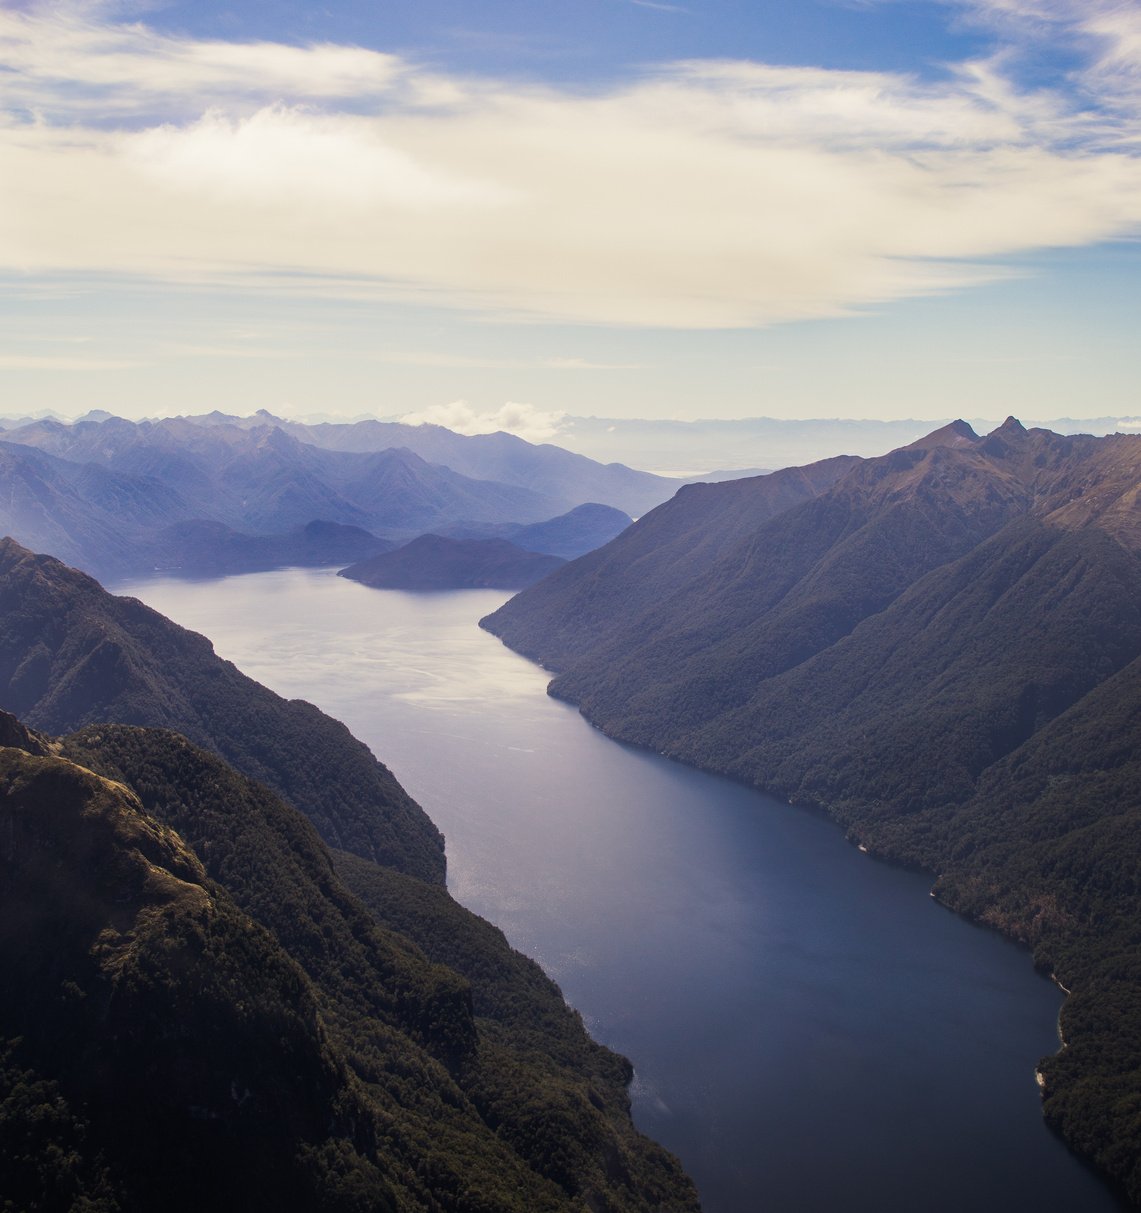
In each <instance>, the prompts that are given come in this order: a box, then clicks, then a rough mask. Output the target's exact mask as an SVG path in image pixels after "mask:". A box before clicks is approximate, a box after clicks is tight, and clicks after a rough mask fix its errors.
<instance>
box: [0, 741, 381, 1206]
mask: <svg viewBox="0 0 1141 1213" xmlns="http://www.w3.org/2000/svg"><path fill="white" fill-rule="evenodd" d="M8 732H9V740H12V737H11V729H9V730H8ZM0 824H2V828H3V832H4V837H5V847H4V850H3V853H2V855H0V872H2V874H3V878H2V879H0V920H2V921H3V922H4V924H5V926H4V930H3V931H2V932H0V963H2V965H3V969H4V974H5V980H4V982H3V984H2V986H0V1037H2V1039H3V1042H4V1055H3V1059H2V1063H0V1083H2V1088H0V1089H2V1091H3V1099H2V1101H0V1117H2V1126H3V1130H4V1132H3V1133H2V1134H0V1143H2V1144H0V1190H2V1191H3V1193H4V1198H5V1200H6V1201H7V1202H9V1207H12V1208H26V1209H33V1208H51V1209H63V1208H88V1209H96V1210H107V1211H110V1210H122V1211H123V1213H131V1211H134V1210H138V1211H140V1213H141V1211H142V1210H146V1209H154V1208H165V1209H176V1210H191V1209H197V1208H206V1207H214V1208H219V1207H229V1208H234V1207H239V1206H241V1207H249V1208H256V1209H267V1208H276V1207H280V1208H285V1209H302V1208H307V1207H313V1205H312V1203H311V1202H313V1201H315V1200H317V1199H319V1193H321V1192H322V1190H323V1189H325V1188H326V1187H328V1189H329V1199H330V1207H332V1208H335V1209H345V1210H348V1209H351V1208H356V1207H358V1206H357V1204H356V1203H355V1198H352V1197H349V1199H346V1197H347V1196H348V1195H349V1194H348V1191H346V1187H348V1186H349V1185H352V1184H356V1185H359V1187H360V1189H361V1192H362V1193H364V1194H367V1198H368V1199H370V1200H372V1201H375V1202H376V1207H378V1208H389V1209H392V1208H395V1207H396V1205H395V1202H394V1201H393V1200H392V1198H391V1195H390V1191H389V1189H388V1186H387V1184H386V1183H385V1182H384V1180H383V1178H382V1177H381V1176H380V1174H379V1173H378V1172H377V1171H376V1169H375V1168H373V1167H370V1166H368V1165H367V1164H365V1162H364V1160H363V1159H362V1158H360V1156H359V1154H358V1153H357V1151H356V1149H355V1147H354V1142H353V1130H352V1127H351V1126H352V1124H353V1121H354V1120H355V1119H356V1117H357V1116H360V1115H361V1113H362V1112H363V1111H364V1109H363V1108H362V1107H361V1106H360V1104H359V1101H358V1100H357V1099H355V1098H354V1093H353V1092H352V1090H351V1088H350V1086H349V1083H348V1076H347V1075H346V1073H345V1070H344V1067H343V1064H342V1063H341V1062H340V1061H339V1059H338V1058H337V1057H336V1055H335V1054H334V1053H333V1052H332V1051H331V1050H330V1049H329V1048H328V1046H327V1045H326V1043H325V1041H324V1033H323V1031H322V1028H321V1025H320V1021H319V1017H318V1012H317V1006H316V1003H315V1000H314V998H313V995H312V991H311V988H310V987H309V985H308V983H307V982H306V981H305V979H304V977H303V975H302V974H301V972H300V970H299V969H298V968H297V966H296V965H295V964H294V963H293V962H292V961H291V960H290V959H289V957H288V956H286V955H285V954H284V952H283V951H282V950H281V949H280V948H279V947H277V946H276V945H275V944H274V942H273V940H272V939H271V937H270V936H269V935H268V934H267V933H266V932H265V931H264V930H262V929H261V928H259V927H257V926H255V925H254V924H253V923H252V922H250V921H249V919H248V918H246V917H245V916H244V915H242V914H241V913H240V912H239V911H238V909H237V907H236V906H235V905H234V904H233V902H232V900H231V899H230V898H229V896H228V895H227V894H226V893H225V892H224V890H222V889H220V888H218V887H217V886H215V885H213V884H212V883H211V882H210V881H208V880H207V878H206V876H205V872H204V871H203V869H202V866H201V864H200V863H199V861H198V860H197V858H196V857H195V856H194V854H193V853H192V852H191V851H190V850H189V849H188V848H187V847H186V846H185V844H184V843H183V842H182V841H181V839H179V838H178V836H177V835H176V834H175V833H174V832H173V831H171V830H169V829H166V828H164V827H162V826H160V825H158V824H157V823H156V822H154V821H152V820H150V819H148V818H147V817H146V816H145V815H144V814H143V813H142V811H141V806H140V805H139V802H138V800H137V799H136V798H135V797H134V796H133V795H132V794H131V793H130V792H129V791H128V789H126V788H124V787H123V786H122V785H121V784H116V783H112V782H110V781H108V780H105V779H101V778H99V777H97V776H95V775H94V774H92V773H91V772H90V771H86V770H84V769H82V768H80V767H76V766H73V765H72V764H71V763H69V762H65V761H63V760H61V759H59V758H55V757H52V756H34V755H31V754H28V753H26V752H25V751H23V750H21V749H0ZM325 1143H328V1146H329V1147H330V1148H329V1149H328V1150H327V1151H323V1152H318V1150H319V1147H321V1146H323V1145H324V1144H325ZM330 1164H332V1165H330ZM338 1170H340V1171H341V1172H342V1174H341V1175H340V1176H338V1175H337V1171H338ZM346 1180H347V1181H348V1184H346V1183H345V1181H346ZM338 1188H340V1189H341V1190H340V1192H338V1191H337V1189H338ZM338 1196H339V1199H338Z"/></svg>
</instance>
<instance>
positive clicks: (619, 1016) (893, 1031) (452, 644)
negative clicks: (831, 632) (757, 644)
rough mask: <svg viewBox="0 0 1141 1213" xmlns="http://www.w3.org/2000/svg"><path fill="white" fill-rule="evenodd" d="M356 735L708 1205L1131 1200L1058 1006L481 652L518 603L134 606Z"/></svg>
mask: <svg viewBox="0 0 1141 1213" xmlns="http://www.w3.org/2000/svg"><path fill="white" fill-rule="evenodd" d="M114 589H115V592H116V593H121V594H124V593H125V594H132V595H134V596H135V597H138V598H141V599H142V600H143V601H144V602H147V603H148V604H150V605H151V606H153V607H155V608H156V609H158V610H160V611H161V612H162V613H163V614H165V615H168V616H169V617H170V618H172V619H174V620H176V621H177V622H179V623H181V624H184V625H185V626H187V627H190V628H193V629H194V630H195V631H199V632H203V633H204V634H205V635H207V636H209V637H210V638H211V640H212V641H213V642H214V645H215V648H216V650H217V652H218V653H219V654H220V655H221V656H223V657H226V658H229V659H230V660H232V661H234V662H236V663H237V664H238V665H239V666H240V667H241V668H242V669H243V670H244V671H245V672H246V673H248V674H250V675H251V676H252V677H254V678H256V679H258V680H259V681H260V682H263V683H265V684H266V685H268V686H270V687H272V688H273V689H274V690H276V691H278V692H279V693H280V694H283V695H286V696H289V697H298V698H304V699H308V700H310V701H312V702H313V703H315V704H317V705H318V706H319V707H320V708H322V709H323V710H324V711H326V712H328V713H330V714H331V715H333V716H336V717H338V718H339V719H341V720H343V721H345V723H346V724H347V725H348V726H349V728H350V729H352V731H353V732H354V733H355V734H356V735H357V736H358V737H360V738H362V739H363V740H364V741H366V742H367V743H368V744H369V745H370V746H371V747H372V749H373V750H374V752H375V753H376V754H377V756H378V757H379V758H380V759H381V760H382V761H383V762H385V763H386V764H387V765H388V766H389V767H390V768H391V769H392V770H393V772H394V773H395V774H396V776H397V778H399V779H400V781H401V783H403V784H404V786H405V787H406V788H407V789H408V791H409V792H410V793H411V794H412V795H413V796H414V797H415V798H416V799H417V800H418V801H419V802H420V803H421V804H422V805H423V806H424V808H425V809H426V810H427V811H428V813H429V815H430V816H431V817H432V819H433V820H434V821H435V822H436V824H437V825H438V826H439V827H440V828H441V829H442V830H443V831H444V833H445V835H446V837H447V852H448V870H449V877H448V884H449V888H450V889H451V891H452V892H453V894H454V895H455V896H456V897H457V898H458V899H459V900H460V901H461V902H463V903H464V904H465V905H467V906H468V907H470V908H471V909H473V910H475V911H476V912H477V913H479V914H482V915H484V916H485V917H486V918H489V919H491V920H492V921H493V922H495V923H496V924H497V925H499V926H500V927H502V928H503V930H504V931H505V932H506V933H507V936H508V938H509V939H510V940H511V942H512V943H513V944H514V945H515V946H516V947H518V948H519V949H521V950H522V951H524V952H526V953H528V954H529V955H531V956H533V957H535V958H536V959H537V960H538V961H540V963H541V964H542V965H543V967H544V968H545V969H546V971H547V972H548V973H549V974H550V975H551V976H552V977H554V978H555V980H557V981H558V982H559V984H560V985H561V987H562V989H563V992H564V994H565V995H566V997H567V1000H568V1001H569V1002H570V1003H571V1004H572V1005H573V1006H575V1007H577V1008H578V1009H579V1010H580V1011H581V1012H582V1014H583V1017H584V1019H585V1020H586V1022H587V1025H588V1026H589V1028H590V1030H591V1032H592V1033H593V1035H594V1036H595V1037H596V1038H597V1039H598V1040H601V1041H603V1042H604V1043H605V1044H607V1045H610V1046H612V1047H613V1048H615V1049H617V1050H619V1051H620V1052H622V1053H625V1054H626V1055H627V1056H628V1057H630V1058H631V1060H632V1061H633V1063H634V1065H635V1068H636V1072H637V1077H636V1079H635V1083H634V1086H633V1089H632V1096H633V1102H634V1113H635V1118H636V1120H637V1122H638V1124H639V1126H640V1127H641V1128H643V1129H644V1130H645V1131H646V1132H647V1133H649V1134H651V1135H652V1136H653V1137H655V1138H657V1139H658V1140H659V1141H661V1142H663V1143H664V1144H665V1145H667V1146H668V1147H669V1148H670V1149H672V1150H674V1151H675V1152H676V1153H677V1154H678V1155H679V1156H680V1157H681V1159H682V1162H683V1163H684V1164H685V1166H686V1168H687V1170H688V1171H689V1173H690V1174H691V1175H692V1176H693V1177H694V1179H695V1181H696V1182H697V1184H698V1187H699V1190H700V1192H701V1196H702V1201H703V1204H704V1207H705V1209H706V1210H707V1213H753V1211H754V1210H767V1211H769V1213H824V1211H828V1213H834V1211H836V1210H845V1211H846V1213H847V1211H856V1213H861V1211H864V1210H866V1211H868V1213H872V1211H875V1213H911V1211H913V1210H923V1211H924V1213H941V1211H943V1210H946V1211H948V1213H949V1211H951V1210H955V1211H956V1213H960V1211H961V1210H963V1209H967V1208H969V1209H971V1210H972V1213H989V1211H991V1210H993V1211H995V1213H998V1211H1000V1210H1001V1211H1003V1213H1007V1211H1009V1210H1014V1209H1023V1208H1027V1209H1029V1208H1033V1209H1035V1210H1037V1211H1039V1213H1042V1211H1051V1210H1057V1211H1058V1213H1062V1211H1063V1210H1065V1211H1066V1213H1072V1211H1073V1210H1075V1209H1080V1210H1083V1213H1087V1211H1088V1213H1099V1211H1101V1210H1107V1211H1108V1210H1114V1209H1117V1208H1119V1207H1120V1206H1119V1205H1118V1203H1117V1202H1116V1201H1115V1200H1114V1199H1113V1198H1112V1197H1111V1195H1110V1194H1109V1193H1108V1191H1107V1190H1106V1189H1105V1188H1104V1187H1103V1186H1102V1184H1101V1182H1100V1181H1099V1180H1097V1179H1096V1178H1095V1177H1094V1176H1093V1175H1092V1174H1091V1173H1090V1172H1088V1171H1087V1170H1086V1169H1085V1168H1084V1167H1083V1166H1082V1165H1081V1164H1080V1163H1079V1162H1077V1161H1076V1160H1075V1159H1074V1158H1073V1157H1072V1156H1071V1155H1070V1154H1069V1152H1068V1151H1067V1150H1066V1148H1065V1147H1064V1146H1063V1145H1062V1144H1061V1142H1060V1141H1059V1140H1058V1139H1056V1138H1055V1137H1054V1136H1053V1135H1052V1134H1051V1133H1050V1132H1049V1131H1048V1130H1047V1129H1046V1128H1045V1126H1044V1124H1043V1121H1042V1117H1041V1111H1040V1105H1039V1097H1038V1091H1037V1086H1036V1083H1035V1077H1034V1067H1035V1064H1036V1062H1037V1061H1038V1059H1039V1058H1040V1057H1041V1056H1042V1055H1044V1054H1046V1053H1049V1052H1053V1051H1054V1050H1056V1049H1057V1047H1058V1036H1057V1027H1056V1023H1057V1014H1058V1008H1059V1006H1060V1004H1061V995H1060V993H1059V991H1058V990H1057V989H1056V988H1055V987H1054V986H1053V985H1051V984H1050V983H1049V982H1048V981H1046V980H1045V979H1044V978H1042V977H1041V976H1039V975H1038V974H1036V973H1035V972H1034V971H1033V969H1032V967H1031V963H1030V957H1029V955H1028V953H1026V952H1025V951H1023V950H1021V949H1019V948H1017V947H1015V946H1014V945H1013V944H1011V943H1009V942H1007V941H1006V940H1004V939H1002V938H1000V937H999V936H997V935H995V934H993V933H991V932H988V931H984V930H982V929H980V928H977V927H974V926H971V925H970V924H969V923H967V922H965V921H963V920H962V919H959V918H957V917H955V916H954V915H952V914H951V913H949V912H948V911H946V910H944V909H943V908H942V907H940V906H939V905H937V904H936V903H935V902H934V901H933V900H932V899H931V898H930V896H929V894H928V891H929V888H930V883H931V882H930V880H929V879H928V878H927V877H925V876H922V875H919V874H916V873H914V872H909V871H905V870H903V869H900V868H897V867H893V866H890V865H887V864H884V863H881V862H878V861H876V860H873V859H870V858H868V857H867V856H865V855H863V854H861V853H860V852H859V851H857V850H856V849H855V848H854V847H852V846H850V845H849V844H848V843H846V842H845V841H844V838H843V836H842V834H841V832H840V830H839V829H838V828H837V827H835V826H834V825H832V824H831V823H830V822H828V821H827V820H825V819H824V818H822V817H820V816H818V815H815V814H812V813H809V812H807V811H804V810H800V809H793V808H790V807H789V806H787V805H784V804H781V803H780V802H777V801H774V800H771V799H768V798H766V797H764V796H761V795H759V794H757V793H755V792H753V791H751V790H749V789H747V788H744V787H741V786H738V785H736V784H733V783H730V782H728V781H726V780H723V779H719V778H716V777H713V776H709V775H704V774H702V773H700V772H697V771H693V770H690V769H688V768H686V767H682V766H679V765H677V764H674V763H671V762H669V761H667V760H665V759H663V758H660V757H658V756H657V755H654V754H649V753H645V752H642V751H638V750H634V749H631V748H628V747H625V746H622V745H619V744H617V743H615V742H613V741H610V740H608V739H607V738H605V737H604V736H603V735H602V734H601V733H599V732H598V731H597V730H595V729H593V728H592V727H591V726H590V725H589V724H587V723H586V722H585V721H584V720H583V719H582V717H580V716H579V715H578V713H577V712H576V711H575V709H573V708H572V707H569V706H568V705H566V704H562V703H559V702H557V701H555V700H552V699H550V698H549V697H548V696H547V695H546V694H545V687H546V683H547V681H548V675H547V674H546V673H545V672H544V671H543V670H541V669H540V668H538V667H537V666H535V665H533V664H531V663H530V662H528V661H526V660H524V659H523V658H521V657H519V656H517V655H516V654H514V653H512V652H510V651H509V650H508V649H506V648H504V647H503V646H502V645H501V644H500V642H499V641H498V640H496V639H495V638H494V637H492V636H490V635H488V634H487V633H485V632H483V631H481V630H480V629H479V628H478V627H477V626H476V623H477V620H478V619H480V618H481V617H482V616H483V615H486V614H488V613H489V612H490V611H492V610H494V609H495V608H496V607H498V606H499V605H500V604H501V603H502V602H503V601H505V600H506V598H507V597H508V595H507V594H506V593H499V592H494V591H458V592H455V593H442V594H407V593H401V592H398V591H379V590H371V589H368V588H366V587H364V586H361V585H358V584H356V583H355V582H350V581H346V580H345V579H343V578H338V577H336V576H335V575H334V574H333V573H332V572H329V571H326V570H318V571H315V570H300V569H289V570H283V571H277V572H272V573H259V574H252V575H247V576H238V577H226V578H220V579H213V580H207V581H185V580H177V579H173V578H150V579H146V580H135V581H132V582H130V583H123V584H120V585H118V586H115V587H114Z"/></svg>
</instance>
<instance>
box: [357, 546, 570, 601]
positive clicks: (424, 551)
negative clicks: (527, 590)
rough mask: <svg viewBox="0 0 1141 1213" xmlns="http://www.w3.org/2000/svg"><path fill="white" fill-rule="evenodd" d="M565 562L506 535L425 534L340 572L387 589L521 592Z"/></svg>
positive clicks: (364, 583)
mask: <svg viewBox="0 0 1141 1213" xmlns="http://www.w3.org/2000/svg"><path fill="white" fill-rule="evenodd" d="M564 564H566V561H565V560H564V559H563V558H562V557H561V556H549V555H545V554H542V553H539V552H527V551H524V550H523V549H522V548H520V547H517V546H516V545H515V544H513V543H510V542H508V540H506V539H448V538H445V537H444V536H442V535H421V536H420V537H419V538H417V539H413V540H412V542H411V543H406V544H405V545H404V546H403V547H400V548H397V549H396V550H395V551H393V552H382V553H381V554H380V555H378V556H373V557H371V558H370V559H368V560H362V561H361V562H360V563H358V564H353V565H350V566H349V567H348V568H347V569H342V570H341V571H340V573H339V574H338V576H340V577H347V578H348V579H349V580H350V581H359V582H361V584H362V585H367V586H372V587H373V588H374V589H383V590H470V589H503V590H518V589H522V588H523V587H525V586H529V585H533V584H534V583H535V582H536V581H539V580H540V579H541V578H543V577H545V576H547V574H548V573H552V572H554V570H555V569H557V568H561V567H562V565H564Z"/></svg>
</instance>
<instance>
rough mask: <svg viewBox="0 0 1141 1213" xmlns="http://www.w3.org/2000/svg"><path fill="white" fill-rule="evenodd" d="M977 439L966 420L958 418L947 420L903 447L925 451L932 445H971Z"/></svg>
mask: <svg viewBox="0 0 1141 1213" xmlns="http://www.w3.org/2000/svg"><path fill="white" fill-rule="evenodd" d="M978 439H979V436H978V434H976V433H975V431H974V430H973V429H971V427H970V426H969V425H968V424H967V422H965V421H963V420H962V418H959V419H957V420H955V421H951V422H948V423H947V424H946V425H945V426H942V427H941V428H940V429H937V430H932V432H931V433H930V434H927V435H925V436H924V437H923V438H917V439H916V440H915V441H914V442H912V443H909V444H908V446H907V447H905V448H904V449H905V450H909V451H911V450H915V451H925V450H928V449H929V448H930V447H933V446H950V447H964V446H971V445H972V444H973V443H975V442H977V441H978Z"/></svg>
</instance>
